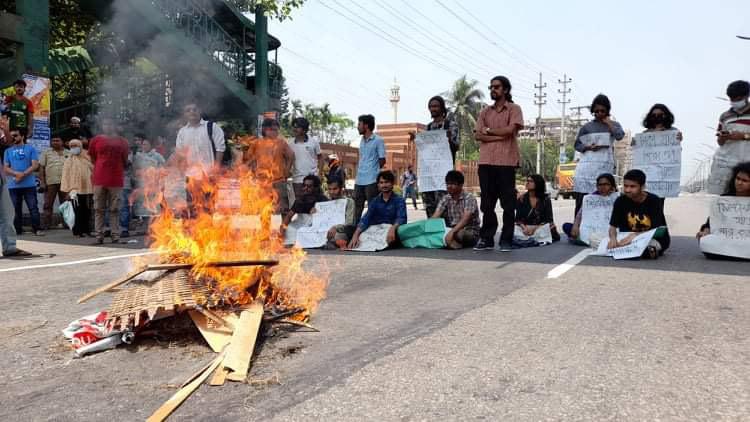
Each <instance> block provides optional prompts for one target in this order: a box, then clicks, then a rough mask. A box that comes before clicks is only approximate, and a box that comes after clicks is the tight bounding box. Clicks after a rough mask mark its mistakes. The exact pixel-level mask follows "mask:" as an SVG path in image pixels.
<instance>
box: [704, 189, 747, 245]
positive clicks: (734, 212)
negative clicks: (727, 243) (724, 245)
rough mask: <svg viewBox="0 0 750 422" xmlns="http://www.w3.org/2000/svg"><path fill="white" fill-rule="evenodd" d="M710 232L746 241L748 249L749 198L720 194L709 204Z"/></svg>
mask: <svg viewBox="0 0 750 422" xmlns="http://www.w3.org/2000/svg"><path fill="white" fill-rule="evenodd" d="M710 223H711V233H712V234H715V235H717V236H719V237H722V238H724V239H727V240H738V241H743V242H747V243H746V245H747V246H746V248H747V249H750V198H742V197H737V196H721V197H718V198H716V200H715V201H714V202H713V203H712V204H711V221H710Z"/></svg>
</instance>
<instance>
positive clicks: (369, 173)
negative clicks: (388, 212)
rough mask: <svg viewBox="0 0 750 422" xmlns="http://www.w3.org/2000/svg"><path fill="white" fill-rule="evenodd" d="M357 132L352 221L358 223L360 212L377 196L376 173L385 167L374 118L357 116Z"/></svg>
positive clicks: (371, 116)
mask: <svg viewBox="0 0 750 422" xmlns="http://www.w3.org/2000/svg"><path fill="white" fill-rule="evenodd" d="M358 120H359V122H358V124H357V130H358V131H359V134H360V135H362V140H361V141H360V142H359V164H357V178H356V180H355V181H354V221H356V222H359V219H360V218H361V217H362V211H363V210H364V209H365V199H366V200H367V206H368V207H369V206H370V202H371V201H372V199H373V198H374V197H376V196H377V195H378V184H377V177H378V172H379V171H380V169H381V168H383V166H385V143H384V142H383V138H381V137H380V136H378V135H376V134H374V133H373V132H372V131H373V130H375V117H374V116H373V115H371V114H364V115H362V116H359V119H358Z"/></svg>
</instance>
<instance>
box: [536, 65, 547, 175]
mask: <svg viewBox="0 0 750 422" xmlns="http://www.w3.org/2000/svg"><path fill="white" fill-rule="evenodd" d="M546 87H547V84H546V83H542V72H539V85H537V84H534V88H536V89H538V90H539V93H538V94H534V104H535V105H536V106H537V107H539V114H538V115H537V118H536V174H542V171H541V168H542V150H543V149H544V144H543V141H542V106H544V105H545V104H547V100H546V98H547V94H545V93H544V92H543V91H542V90H543V89H544V88H546Z"/></svg>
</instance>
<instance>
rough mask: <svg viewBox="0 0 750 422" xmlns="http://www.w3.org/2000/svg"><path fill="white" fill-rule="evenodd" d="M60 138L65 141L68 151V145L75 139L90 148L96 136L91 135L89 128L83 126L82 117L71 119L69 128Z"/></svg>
mask: <svg viewBox="0 0 750 422" xmlns="http://www.w3.org/2000/svg"><path fill="white" fill-rule="evenodd" d="M60 137H61V138H62V140H63V145H64V146H65V148H66V149H67V148H68V143H69V142H70V141H71V140H73V139H78V140H80V141H81V143H82V144H83V145H84V146H88V143H89V141H90V140H91V138H93V137H94V136H93V135H92V134H91V131H90V130H89V128H87V127H86V126H83V125H82V124H81V118H80V117H76V116H73V117H71V118H70V124H69V125H68V128H67V129H65V130H64V131H63V133H62V134H61V135H60ZM84 149H86V148H84Z"/></svg>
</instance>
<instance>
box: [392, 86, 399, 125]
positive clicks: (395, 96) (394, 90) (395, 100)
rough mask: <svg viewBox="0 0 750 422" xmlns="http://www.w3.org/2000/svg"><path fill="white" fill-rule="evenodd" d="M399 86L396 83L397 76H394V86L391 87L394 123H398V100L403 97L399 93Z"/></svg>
mask: <svg viewBox="0 0 750 422" xmlns="http://www.w3.org/2000/svg"><path fill="white" fill-rule="evenodd" d="M398 90H399V86H398V84H397V83H396V78H395V77H394V78H393V86H392V87H391V107H393V123H398V102H399V101H400V100H401V97H400V96H399V95H398Z"/></svg>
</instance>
